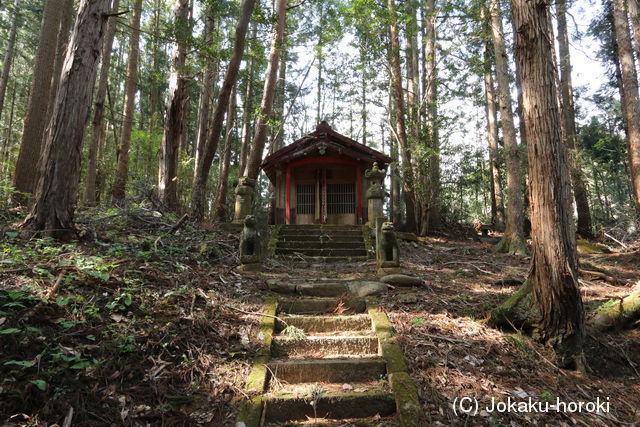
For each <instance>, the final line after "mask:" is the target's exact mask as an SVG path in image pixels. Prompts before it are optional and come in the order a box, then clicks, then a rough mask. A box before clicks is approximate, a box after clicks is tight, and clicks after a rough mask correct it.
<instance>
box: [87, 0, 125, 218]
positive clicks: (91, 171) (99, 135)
mask: <svg viewBox="0 0 640 427" xmlns="http://www.w3.org/2000/svg"><path fill="white" fill-rule="evenodd" d="M119 7H120V0H113V5H112V9H111V10H112V13H115V12H117V11H118V9H119ZM117 22H118V21H117V19H116V18H113V19H109V22H108V24H107V30H106V34H105V38H104V45H103V47H102V64H101V65H100V78H99V79H98V92H97V93H96V99H95V103H94V105H95V106H94V111H93V123H92V131H91V145H90V146H89V159H88V161H87V178H86V180H85V191H84V203H85V204H86V205H87V206H93V205H95V203H96V174H97V156H98V147H100V146H101V145H103V143H104V142H103V141H104V138H105V136H106V123H105V120H104V103H105V100H106V97H107V85H108V84H109V70H110V69H111V52H112V50H113V39H114V37H115V34H116V23H117Z"/></svg>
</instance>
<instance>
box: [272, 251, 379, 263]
mask: <svg viewBox="0 0 640 427" xmlns="http://www.w3.org/2000/svg"><path fill="white" fill-rule="evenodd" d="M276 255H278V258H280V259H283V260H287V262H292V263H295V262H304V263H309V262H313V263H328V264H329V263H333V262H339V263H342V264H344V263H348V262H353V263H361V262H363V261H367V260H368V259H369V256H368V255H367V256H364V255H361V256H349V257H345V256H309V255H305V254H300V253H297V254H293V255H283V254H276ZM300 255H302V259H301V258H300Z"/></svg>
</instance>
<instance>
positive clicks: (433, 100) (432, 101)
mask: <svg viewBox="0 0 640 427" xmlns="http://www.w3.org/2000/svg"><path fill="white" fill-rule="evenodd" d="M424 26H425V36H426V37H425V38H424V40H423V42H424V43H425V54H424V61H425V71H424V82H425V87H424V98H425V103H426V113H427V114H426V128H427V129H426V131H427V132H426V135H427V141H428V148H429V151H430V155H429V163H428V165H429V179H428V182H429V186H428V198H427V200H428V214H429V215H428V220H427V221H425V222H424V225H423V229H422V230H421V234H426V232H427V228H424V226H426V227H428V229H430V230H435V229H439V228H440V227H441V226H442V218H441V216H440V132H439V130H438V127H439V124H438V87H437V83H438V70H437V68H436V54H437V52H436V2H435V0H426V1H425V6H424Z"/></svg>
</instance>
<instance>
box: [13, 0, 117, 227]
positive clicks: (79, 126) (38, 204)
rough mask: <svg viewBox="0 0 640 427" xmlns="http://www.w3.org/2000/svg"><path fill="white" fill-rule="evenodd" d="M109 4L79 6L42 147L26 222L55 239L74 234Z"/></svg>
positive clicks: (85, 1)
mask: <svg viewBox="0 0 640 427" xmlns="http://www.w3.org/2000/svg"><path fill="white" fill-rule="evenodd" d="M109 3H110V2H109V0H82V2H81V3H80V9H79V12H78V18H77V20H76V24H75V27H74V30H73V35H72V37H71V40H70V42H69V47H70V48H69V49H68V51H67V52H68V54H67V56H66V59H65V61H64V65H63V70H62V77H61V79H60V89H59V90H58V94H57V100H56V103H55V108H54V111H53V116H52V120H51V126H50V127H49V128H48V130H47V134H46V139H45V144H44V147H43V153H42V162H41V165H42V171H41V173H40V178H39V180H38V185H37V191H36V195H35V203H34V205H33V208H32V210H31V213H30V214H29V216H28V217H27V218H26V220H25V222H24V225H25V226H26V227H28V228H29V229H32V230H37V231H43V232H44V233H45V235H49V236H52V237H56V238H61V239H66V238H69V237H70V236H72V235H73V234H74V231H73V229H74V226H73V215H74V208H75V203H76V194H77V189H78V183H79V180H80V158H81V152H82V141H83V136H84V130H85V127H86V124H87V119H88V117H89V109H90V107H91V98H92V96H93V89H94V83H95V79H96V72H97V68H98V58H99V56H100V43H101V40H102V35H103V29H104V27H105V25H106V20H107V12H108V11H109Z"/></svg>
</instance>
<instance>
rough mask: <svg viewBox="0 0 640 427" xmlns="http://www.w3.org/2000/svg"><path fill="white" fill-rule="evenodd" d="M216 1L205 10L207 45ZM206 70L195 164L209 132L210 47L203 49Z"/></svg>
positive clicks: (212, 36)
mask: <svg viewBox="0 0 640 427" xmlns="http://www.w3.org/2000/svg"><path fill="white" fill-rule="evenodd" d="M213 5H214V3H209V5H208V6H207V8H206V9H205V11H204V16H203V17H202V19H203V20H204V41H205V44H206V45H207V46H211V45H212V44H213V38H214V19H213V14H214V6H213ZM201 55H204V70H203V71H202V87H201V88H200V99H199V101H198V127H197V131H196V150H195V151H196V154H195V164H198V162H199V161H200V157H202V153H203V152H204V147H205V145H206V143H207V133H208V132H209V126H208V125H209V116H210V114H209V113H210V110H211V98H212V97H213V79H214V76H213V72H214V60H213V58H212V55H211V52H210V51H209V50H208V49H203V50H202V53H201Z"/></svg>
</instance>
